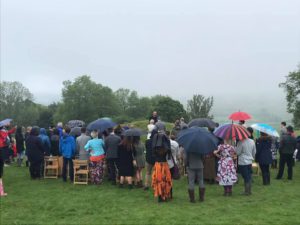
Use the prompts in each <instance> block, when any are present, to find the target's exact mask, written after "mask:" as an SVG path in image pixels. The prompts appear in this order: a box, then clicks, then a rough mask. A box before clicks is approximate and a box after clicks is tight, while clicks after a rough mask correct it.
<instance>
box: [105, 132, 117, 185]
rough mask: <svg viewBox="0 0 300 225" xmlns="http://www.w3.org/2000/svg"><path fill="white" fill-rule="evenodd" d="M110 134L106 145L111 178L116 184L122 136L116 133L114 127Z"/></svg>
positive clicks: (113, 183)
mask: <svg viewBox="0 0 300 225" xmlns="http://www.w3.org/2000/svg"><path fill="white" fill-rule="evenodd" d="M108 131H109V133H110V134H109V135H108V136H107V138H106V139H105V146H106V160H107V166H108V169H109V179H110V180H111V182H112V185H116V175H117V168H118V147H119V144H120V142H121V138H120V137H119V136H118V135H116V134H115V133H114V132H113V130H112V129H109V130H108Z"/></svg>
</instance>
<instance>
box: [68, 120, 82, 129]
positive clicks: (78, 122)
mask: <svg viewBox="0 0 300 225" xmlns="http://www.w3.org/2000/svg"><path fill="white" fill-rule="evenodd" d="M67 126H68V127H70V128H71V129H72V128H74V127H84V126H85V122H83V121H82V120H70V121H69V122H68V123H67Z"/></svg>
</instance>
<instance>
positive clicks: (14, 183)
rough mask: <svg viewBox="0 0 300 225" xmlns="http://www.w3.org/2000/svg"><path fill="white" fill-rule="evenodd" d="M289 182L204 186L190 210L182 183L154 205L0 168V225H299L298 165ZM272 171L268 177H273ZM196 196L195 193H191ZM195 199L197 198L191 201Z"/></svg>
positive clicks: (120, 192)
mask: <svg viewBox="0 0 300 225" xmlns="http://www.w3.org/2000/svg"><path fill="white" fill-rule="evenodd" d="M294 171H295V172H294V174H295V176H294V180H293V181H287V180H280V181H277V180H275V179H272V180H271V186H263V185H262V184H261V183H262V181H261V177H254V185H253V195H252V196H251V197H244V196H240V192H242V186H243V185H242V182H240V183H239V184H237V185H236V186H234V188H233V197H231V198H229V197H223V196H222V191H223V190H222V187H220V186H218V185H207V194H206V199H205V202H204V203H200V202H198V203H197V204H190V203H189V202H188V195H187V182H186V178H182V179H181V180H180V181H175V182H174V199H173V200H172V201H171V202H168V203H163V204H158V203H157V202H156V200H155V199H154V198H153V195H152V191H148V192H145V191H143V190H142V189H133V190H128V189H119V188H118V187H115V186H112V185H110V184H109V183H108V182H106V183H104V184H103V185H101V186H93V185H89V186H78V185H77V186H74V185H73V184H70V183H63V182H62V181H61V179H58V180H40V181H32V180H30V179H29V173H28V171H27V168H24V167H22V168H17V167H15V166H14V165H13V166H11V167H8V168H5V175H4V182H5V188H6V191H7V192H8V194H9V195H8V196H7V197H6V198H1V200H0V201H1V202H0V207H1V213H0V215H1V218H0V224H1V225H6V224H300V216H299V212H298V209H299V206H300V192H299V188H300V181H299V179H300V163H296V167H295V168H294ZM275 172H276V171H272V177H275ZM197 194H198V193H197ZM197 196H198V195H197Z"/></svg>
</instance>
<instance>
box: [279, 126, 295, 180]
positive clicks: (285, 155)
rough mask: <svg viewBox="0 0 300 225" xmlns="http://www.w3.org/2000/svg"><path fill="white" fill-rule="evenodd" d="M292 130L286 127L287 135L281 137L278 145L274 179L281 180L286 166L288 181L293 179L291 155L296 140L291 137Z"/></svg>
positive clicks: (290, 127)
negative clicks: (277, 168)
mask: <svg viewBox="0 0 300 225" xmlns="http://www.w3.org/2000/svg"><path fill="white" fill-rule="evenodd" d="M293 133H294V129H293V127H292V126H288V127H287V133H286V134H284V135H282V137H281V140H280V144H279V154H280V159H279V171H278V174H277V177H276V179H277V180H280V179H282V176H283V172H284V166H285V164H287V167H288V179H289V180H292V179H293V154H294V151H295V149H296V148H297V139H296V138H295V137H293V136H292V134H293Z"/></svg>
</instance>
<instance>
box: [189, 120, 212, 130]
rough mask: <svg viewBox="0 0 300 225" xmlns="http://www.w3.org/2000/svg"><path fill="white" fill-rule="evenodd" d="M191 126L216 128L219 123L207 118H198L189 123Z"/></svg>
mask: <svg viewBox="0 0 300 225" xmlns="http://www.w3.org/2000/svg"><path fill="white" fill-rule="evenodd" d="M188 126H189V127H207V128H210V129H214V128H216V127H217V124H216V123H215V122H214V121H212V120H210V119H207V118H198V119H193V120H192V121H191V122H189V124H188Z"/></svg>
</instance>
